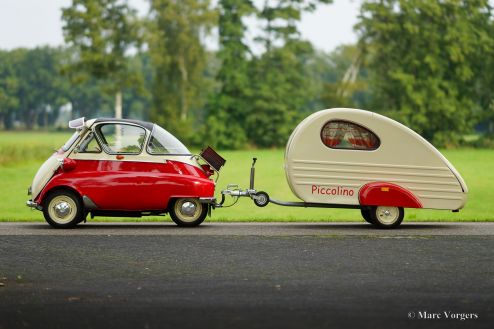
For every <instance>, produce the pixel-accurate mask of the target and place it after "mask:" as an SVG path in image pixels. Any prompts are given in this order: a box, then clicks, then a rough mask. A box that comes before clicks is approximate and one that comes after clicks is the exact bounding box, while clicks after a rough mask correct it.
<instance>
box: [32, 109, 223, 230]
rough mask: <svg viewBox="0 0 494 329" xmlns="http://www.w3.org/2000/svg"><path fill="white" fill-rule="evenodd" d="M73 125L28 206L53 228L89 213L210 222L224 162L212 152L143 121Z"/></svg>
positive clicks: (45, 166) (41, 175) (35, 183)
mask: <svg viewBox="0 0 494 329" xmlns="http://www.w3.org/2000/svg"><path fill="white" fill-rule="evenodd" d="M69 126H70V127H71V128H75V129H76V132H75V133H74V134H73V135H72V137H71V138H70V139H69V140H68V141H67V143H65V145H64V146H62V147H61V148H60V149H59V150H58V151H56V152H55V153H54V154H53V155H52V156H51V157H50V158H49V159H48V160H46V161H45V163H44V164H43V165H42V166H41V168H40V169H39V170H38V172H37V173H36V176H35V177H34V180H33V183H32V185H31V187H30V188H29V194H30V195H31V197H32V198H31V199H30V200H29V201H27V205H28V206H29V207H33V208H36V209H38V210H41V211H43V215H44V217H45V219H46V221H47V222H48V223H49V224H50V225H51V226H53V227H56V228H69V227H73V226H75V225H77V224H78V223H80V222H82V221H85V219H86V217H87V215H88V213H90V214H91V217H94V216H125V217H140V216H145V215H163V214H165V213H170V216H171V218H172V219H173V221H174V222H175V223H176V224H177V225H179V226H196V225H199V224H201V223H202V222H203V221H204V219H205V217H206V216H207V214H208V210H209V209H210V207H211V205H212V204H214V191H215V182H214V180H213V179H212V178H213V177H212V176H213V175H214V174H215V171H217V170H219V169H220V168H221V166H222V165H223V164H224V162H225V161H224V160H223V159H222V158H221V157H220V156H218V155H217V154H216V153H215V152H214V151H213V150H212V149H210V148H208V149H207V150H206V152H203V153H202V154H201V156H198V155H193V154H191V152H190V151H189V150H188V149H187V148H186V147H185V146H184V145H183V144H182V143H181V142H180V141H179V140H178V139H177V138H175V137H174V136H173V135H171V134H170V133H169V132H167V131H166V130H165V129H163V128H161V127H160V126H158V125H156V124H152V123H149V122H143V121H137V120H124V119H93V120H89V121H85V120H84V118H81V119H77V120H73V121H71V122H70V123H69ZM208 156H209V158H208ZM205 159H209V162H210V163H212V164H213V165H210V164H209V163H208V161H207V160H205Z"/></svg>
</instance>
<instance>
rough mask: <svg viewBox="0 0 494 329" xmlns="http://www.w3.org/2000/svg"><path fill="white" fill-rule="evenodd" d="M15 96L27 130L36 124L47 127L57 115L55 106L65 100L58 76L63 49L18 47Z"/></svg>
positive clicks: (62, 82) (15, 51)
mask: <svg viewBox="0 0 494 329" xmlns="http://www.w3.org/2000/svg"><path fill="white" fill-rule="evenodd" d="M12 54H13V56H14V57H15V58H16V73H15V74H16V76H17V77H18V81H19V83H18V89H17V99H18V100H19V110H18V111H17V117H18V118H20V119H21V120H22V121H23V122H24V123H25V125H26V127H27V128H28V129H32V128H33V127H34V126H35V125H41V126H47V125H48V123H49V122H52V121H53V120H54V118H55V117H56V116H57V115H58V107H59V106H60V105H62V104H63V103H64V102H66V101H67V99H66V98H65V96H64V95H65V91H64V88H65V84H64V81H63V78H62V77H61V75H60V72H59V70H60V66H59V64H60V62H61V56H62V51H61V50H60V49H57V48H50V47H38V48H35V49H30V50H27V49H17V50H14V51H13V52H12Z"/></svg>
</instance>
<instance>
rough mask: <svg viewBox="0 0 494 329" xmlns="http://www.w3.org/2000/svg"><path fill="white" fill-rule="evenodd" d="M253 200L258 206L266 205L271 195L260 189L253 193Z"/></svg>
mask: <svg viewBox="0 0 494 329" xmlns="http://www.w3.org/2000/svg"><path fill="white" fill-rule="evenodd" d="M253 200H254V203H255V205H256V206H258V207H266V206H267V205H268V203H269V195H268V194H267V193H266V192H263V191H260V192H257V193H256V194H255V195H253Z"/></svg>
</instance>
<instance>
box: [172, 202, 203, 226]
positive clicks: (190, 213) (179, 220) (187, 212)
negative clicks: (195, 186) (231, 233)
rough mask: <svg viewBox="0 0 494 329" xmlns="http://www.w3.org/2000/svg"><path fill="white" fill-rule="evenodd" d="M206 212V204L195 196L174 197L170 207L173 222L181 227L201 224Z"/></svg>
mask: <svg viewBox="0 0 494 329" xmlns="http://www.w3.org/2000/svg"><path fill="white" fill-rule="evenodd" d="M207 214H208V207H207V205H205V204H203V203H201V202H199V199H195V198H180V199H176V200H175V201H174V202H173V203H172V205H171V207H170V217H171V218H172V220H173V221H174V222H175V224H177V225H178V226H183V227H192V226H197V225H199V224H201V223H202V222H203V221H204V219H205V218H206V216H207Z"/></svg>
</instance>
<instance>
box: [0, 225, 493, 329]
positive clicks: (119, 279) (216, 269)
mask: <svg viewBox="0 0 494 329" xmlns="http://www.w3.org/2000/svg"><path fill="white" fill-rule="evenodd" d="M493 246H494V223H411V224H410V223H405V224H403V226H402V228H401V229H398V230H377V229H373V228H372V227H370V226H369V225H366V224H360V223H228V224H226V223H205V225H204V226H201V227H198V228H193V229H181V228H177V227H175V226H173V225H172V224H160V223H111V224H110V223H91V224H84V225H81V226H80V227H79V228H77V229H73V230H54V229H50V228H49V226H47V224H44V223H1V224H0V329H7V328H167V327H171V328H180V329H182V328H198V327H201V328H332V327H346V328H378V327H382V328H491V327H492V323H494V316H493V312H494V309H493V306H494V279H493V278H494V275H493V274H494V265H493V264H494V262H493V260H494V257H493ZM462 319H463V320H462Z"/></svg>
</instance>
